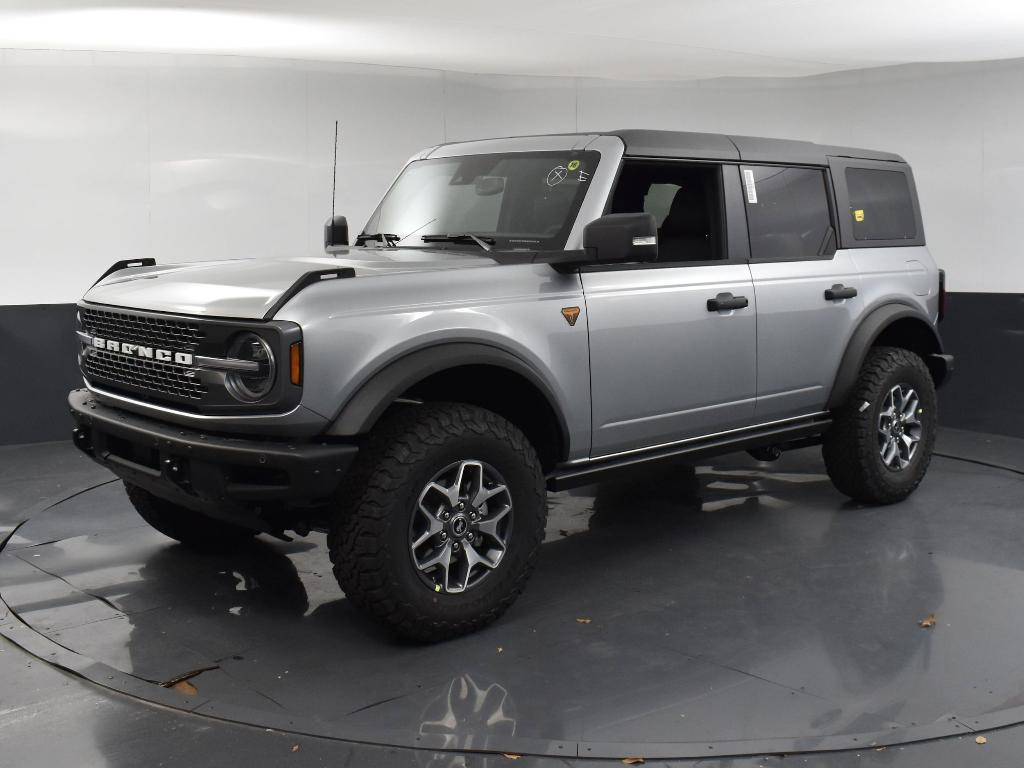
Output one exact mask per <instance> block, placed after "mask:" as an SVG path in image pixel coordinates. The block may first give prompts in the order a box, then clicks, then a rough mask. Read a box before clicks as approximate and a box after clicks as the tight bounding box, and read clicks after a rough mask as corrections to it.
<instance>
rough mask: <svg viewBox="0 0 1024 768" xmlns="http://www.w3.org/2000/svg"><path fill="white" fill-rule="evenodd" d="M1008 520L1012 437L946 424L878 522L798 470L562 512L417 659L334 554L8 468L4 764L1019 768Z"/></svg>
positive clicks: (1014, 572) (2, 627) (717, 480)
mask: <svg viewBox="0 0 1024 768" xmlns="http://www.w3.org/2000/svg"><path fill="white" fill-rule="evenodd" d="M1022 507H1024V441H1020V440H1013V439H1011V438H997V437H989V436H984V435H979V434H974V433H969V432H959V431H951V430H947V431H945V432H943V434H942V435H941V437H940V441H939V455H937V456H936V457H935V458H934V460H933V463H932V467H931V470H930V472H929V474H928V476H927V478H926V479H925V481H924V483H923V484H922V486H921V487H920V489H919V490H918V491H917V493H916V494H914V495H913V496H912V497H911V498H910V499H909V500H908V501H906V502H904V503H902V504H899V505H897V506H893V507H887V508H874V509H872V508H862V507H859V506H857V505H854V504H852V503H850V502H848V501H846V500H845V499H844V498H843V497H842V496H840V495H839V494H838V493H837V492H836V491H835V490H833V488H832V486H831V485H830V484H829V482H828V480H827V478H826V477H825V475H824V470H823V467H822V464H821V461H820V457H819V454H818V452H817V451H816V450H814V449H808V450H804V451H799V452H794V453H792V454H788V455H786V456H784V457H783V458H782V459H781V460H780V461H779V462H776V463H775V464H772V465H768V464H762V463H759V462H756V461H755V460H753V459H751V458H749V457H747V456H745V455H738V456H731V457H727V458H725V459H721V460H714V461H710V462H706V463H701V464H699V465H698V466H696V467H695V468H687V467H681V468H674V469H670V470H667V471H661V472H658V473H649V474H645V475H642V476H638V477H635V478H633V479H631V480H630V481H629V482H622V483H619V484H614V485H601V486H596V487H592V488H587V489H582V490H580V491H577V492H572V493H561V494H554V495H552V496H551V497H550V509H551V512H550V519H549V527H548V540H547V543H546V545H545V547H544V552H543V557H542V560H541V565H540V567H539V569H538V571H537V572H536V574H535V575H534V577H533V579H532V581H531V583H530V585H529V588H528V589H527V592H526V593H525V595H524V596H523V598H522V599H521V600H520V601H519V602H518V603H517V604H516V605H515V606H514V607H513V609H512V610H511V611H510V612H509V613H508V614H507V615H506V616H505V618H504V619H502V620H501V621H499V622H498V623H496V624H495V625H493V626H491V627H489V628H488V629H486V630H484V631H482V632H479V633H477V634H475V635H472V636H469V637H465V638H462V639H460V640H456V641H453V642H448V643H444V644H440V645H434V646H420V645H413V644H409V643H402V642H398V641H396V640H394V639H392V638H390V637H389V636H388V635H387V634H385V633H383V632H381V631H380V630H379V629H378V628H377V627H376V626H375V625H373V624H370V623H368V622H367V621H365V620H364V619H362V618H361V617H360V616H359V615H358V614H356V613H355V612H354V611H353V610H352V609H351V608H350V606H349V605H348V602H347V601H346V600H345V598H344V596H343V595H341V593H340V592H339V591H338V588H337V586H336V584H335V582H334V580H333V578H332V576H331V573H330V570H329V564H328V560H327V555H326V552H325V549H324V547H323V540H322V537H320V536H316V535H314V536H312V537H310V538H309V539H305V540H303V539H298V540H296V541H294V542H292V543H284V542H281V541H277V540H273V539H262V538H261V539H260V540H257V541H256V542H255V543H253V544H252V545H251V546H250V547H248V548H247V549H244V550H240V551H238V552H236V553H234V554H232V555H228V556H213V555H203V554H197V553H194V552H190V551H188V550H186V549H184V548H182V547H181V546H179V545H176V544H173V543H172V542H171V541H170V540H168V539H166V538H164V537H163V536H161V535H160V534H158V533H156V532H155V531H153V530H151V529H150V528H148V527H147V526H146V525H145V524H143V523H142V521H141V520H140V519H139V518H138V517H137V516H136V515H135V513H134V512H133V511H132V510H131V508H130V507H129V506H128V503H127V501H126V499H125V496H124V493H123V491H122V488H121V486H120V484H119V483H117V482H114V481H113V480H112V479H111V477H110V476H109V475H107V474H106V473H105V472H104V471H102V470H100V469H98V468H94V467H93V466H92V465H91V464H90V463H88V462H87V461H86V460H85V459H83V458H81V457H79V456H78V455H76V454H75V453H74V452H73V450H72V449H71V448H70V447H69V446H68V445H65V444H56V443H54V444H43V445H35V446H28V447H14V448H4V449H0V541H3V542H5V543H4V545H3V549H2V551H0V596H2V599H3V602H2V603H0V634H2V635H3V637H4V638H5V639H0V679H2V680H3V684H2V686H0V764H2V765H5V766H6V765H10V766H33V765H40V766H43V765H45V766H60V765H76V766H92V765H97V766H107V765H109V766H118V765H124V766H140V765H154V766H155V765H158V764H166V765H178V764H185V763H186V762H187V764H188V765H190V766H207V765H209V766H227V765H242V764H247V765H286V764H291V765H306V764H310V765H327V764H330V765H351V766H391V765H416V766H463V765H466V766H478V765H499V764H505V763H506V762H509V761H510V760H513V759H517V758H518V756H520V755H521V756H522V757H521V759H520V762H518V763H517V764H518V765H542V764H543V765H546V764H549V763H550V764H563V765H564V764H576V763H579V762H586V761H585V760H582V758H604V759H607V760H610V761H612V763H610V764H621V763H620V761H621V760H622V759H623V758H627V757H643V758H644V759H645V760H646V762H647V764H663V763H664V762H666V761H672V762H679V763H686V762H687V761H696V760H699V761H700V763H701V764H702V765H717V766H725V765H729V766H739V767H742V768H746V767H747V766H751V767H752V766H760V765H764V766H777V765H780V766H781V765H827V766H847V765H849V766H853V765H897V766H911V765H914V766H917V765H949V766H965V765H986V766H987V765H993V766H995V765H1007V766H1009V765H1020V764H1021V760H1020V756H1022V755H1024V728H1022V727H1020V726H1016V724H1017V723H1021V722H1024V654H1022V653H1021V648H1022V645H1024V546H1022V544H1024V517H1022V515H1021V512H1022ZM931 615H934V626H931V627H928V626H922V625H921V624H922V621H923V620H925V619H926V618H927V617H929V616H931ZM924 623H925V624H928V623H929V622H928V621H924ZM982 734H983V735H982ZM506 753H507V754H506Z"/></svg>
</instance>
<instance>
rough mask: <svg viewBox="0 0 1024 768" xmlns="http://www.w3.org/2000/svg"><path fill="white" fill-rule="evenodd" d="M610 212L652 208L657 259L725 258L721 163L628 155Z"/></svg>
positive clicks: (699, 260) (627, 211)
mask: <svg viewBox="0 0 1024 768" xmlns="http://www.w3.org/2000/svg"><path fill="white" fill-rule="evenodd" d="M610 213H651V214H654V218H655V220H656V221H657V222H658V261H659V262H702V261H715V260H717V259H724V258H725V237H724V233H723V229H722V225H723V221H724V217H723V215H722V168H721V166H718V165H693V164H687V163H679V162H661V161H649V160H627V161H626V162H625V165H624V166H623V168H622V173H621V174H620V175H619V181H618V183H617V184H616V186H615V191H614V193H613V194H612V205H611V211H610Z"/></svg>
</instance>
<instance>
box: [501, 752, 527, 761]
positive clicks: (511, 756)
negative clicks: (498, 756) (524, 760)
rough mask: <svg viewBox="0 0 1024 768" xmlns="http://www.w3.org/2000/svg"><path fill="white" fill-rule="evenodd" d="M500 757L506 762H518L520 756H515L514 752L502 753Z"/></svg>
mask: <svg viewBox="0 0 1024 768" xmlns="http://www.w3.org/2000/svg"><path fill="white" fill-rule="evenodd" d="M502 757H504V758H506V759H508V760H518V759H519V758H520V757H522V755H517V754H516V753H515V752H503V753H502Z"/></svg>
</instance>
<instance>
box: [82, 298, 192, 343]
mask: <svg viewBox="0 0 1024 768" xmlns="http://www.w3.org/2000/svg"><path fill="white" fill-rule="evenodd" d="M79 315H80V316H81V318H82V330H84V331H85V332H86V333H88V334H89V335H90V336H99V337H101V338H104V339H118V340H119V341H126V342H128V343H129V344H143V345H146V346H154V347H163V348H164V349H173V350H174V351H176V352H191V353H193V354H194V353H195V352H196V350H197V349H198V348H199V343H200V342H201V341H202V340H203V338H204V333H203V331H202V329H201V328H200V327H199V326H198V325H196V324H195V323H191V322H188V321H185V320H177V319H171V318H164V317H150V316H147V315H137V314H134V313H131V312H112V311H108V310H100V309H87V308H85V307H83V308H82V309H80V310H79Z"/></svg>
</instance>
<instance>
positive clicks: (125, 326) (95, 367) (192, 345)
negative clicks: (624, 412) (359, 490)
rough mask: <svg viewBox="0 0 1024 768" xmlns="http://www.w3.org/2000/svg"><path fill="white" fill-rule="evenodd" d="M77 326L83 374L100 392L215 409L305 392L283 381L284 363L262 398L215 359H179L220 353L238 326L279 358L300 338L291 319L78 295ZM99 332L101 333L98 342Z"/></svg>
mask: <svg viewBox="0 0 1024 768" xmlns="http://www.w3.org/2000/svg"><path fill="white" fill-rule="evenodd" d="M78 331H79V332H80V336H79V339H80V341H81V345H80V346H81V349H80V352H79V360H78V362H79V365H80V366H81V370H82V375H83V376H84V377H85V380H86V382H87V383H88V384H89V386H91V387H93V388H94V389H96V390H97V391H99V392H110V393H113V394H116V395H123V396H126V397H128V398H129V399H131V400H133V401H138V402H143V403H149V404H152V405H162V406H166V407H168V408H170V409H172V410H180V411H183V412H189V413H199V414H203V415H217V416H220V415H234V414H243V413H249V412H253V413H255V412H262V413H284V412H286V411H288V410H290V409H292V408H294V407H295V406H296V405H298V403H299V400H300V399H301V397H302V387H299V386H295V385H292V384H291V382H290V381H288V378H287V366H285V367H284V368H282V366H280V365H279V366H278V370H279V371H282V370H283V375H279V376H278V381H277V382H276V383H275V385H274V388H273V389H272V391H271V392H270V394H268V395H267V396H266V397H265V398H263V400H261V401H260V402H259V403H242V402H239V401H238V399H237V398H235V397H234V396H233V395H232V393H231V392H230V391H229V389H228V387H227V381H228V376H229V375H230V374H228V373H226V372H225V371H223V370H219V369H218V368H216V367H215V366H216V363H211V362H207V363H204V364H203V366H202V367H198V366H195V367H193V364H192V363H191V362H189V363H188V364H185V365H183V364H182V363H181V362H180V361H182V360H185V361H188V360H189V358H188V355H192V356H193V358H212V359H214V360H216V359H222V358H224V357H225V356H226V355H227V354H228V351H229V350H230V349H231V346H232V344H233V343H234V340H235V339H236V338H238V335H239V334H241V333H257V334H259V335H260V336H261V337H262V338H263V339H264V340H266V342H267V343H268V344H269V345H270V347H271V349H272V350H273V351H274V355H275V357H276V358H277V360H288V359H289V358H288V354H289V349H290V345H292V344H294V343H297V342H301V341H302V331H301V329H300V328H299V326H297V325H296V324H295V323H290V322H287V321H284V320H271V321H269V322H267V321H260V320H229V319H225V318H216V317H212V318H211V317H192V316H189V315H172V314H165V313H162V312H149V311H147V310H140V309H121V308H119V307H111V306H106V305H97V304H89V303H86V302H83V303H81V304H79V305H78ZM97 339H100V340H101V342H100V343H99V344H98V345H97V341H96V340H97ZM126 345H127V347H128V350H127V351H126ZM160 358H163V359H160Z"/></svg>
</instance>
